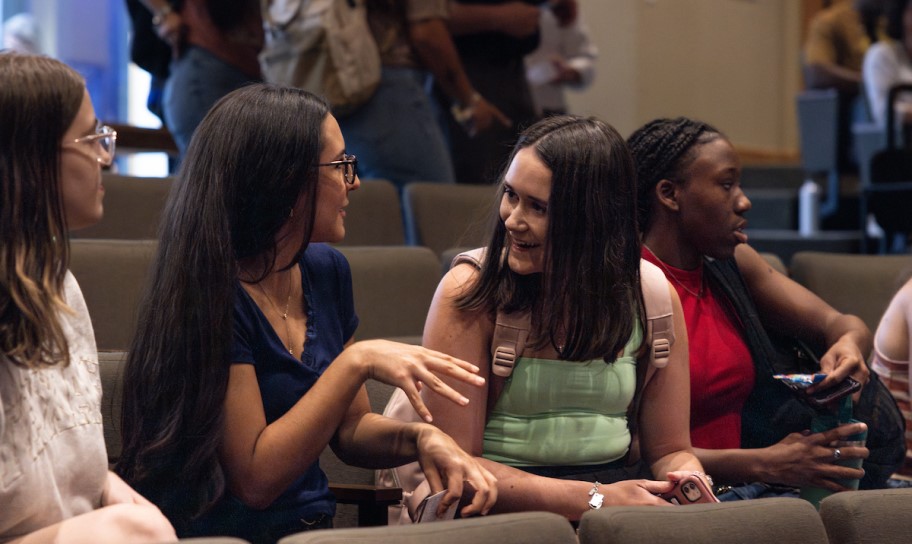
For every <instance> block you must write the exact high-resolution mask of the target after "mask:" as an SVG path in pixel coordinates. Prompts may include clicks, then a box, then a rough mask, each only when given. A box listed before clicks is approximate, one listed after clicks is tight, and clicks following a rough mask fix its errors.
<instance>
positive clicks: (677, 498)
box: [659, 476, 719, 506]
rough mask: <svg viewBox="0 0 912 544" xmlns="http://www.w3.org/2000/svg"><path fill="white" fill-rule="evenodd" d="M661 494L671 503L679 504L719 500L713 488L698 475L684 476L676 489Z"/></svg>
mask: <svg viewBox="0 0 912 544" xmlns="http://www.w3.org/2000/svg"><path fill="white" fill-rule="evenodd" d="M659 496H660V497H662V498H663V499H665V500H666V501H668V502H670V503H671V504H676V505H679V506H680V505H688V504H697V503H703V502H719V499H717V498H716V496H715V495H714V494H713V492H712V489H710V488H709V486H707V485H706V483H705V482H704V481H703V479H702V478H699V477H697V476H686V477H684V478H682V479H681V480H680V481H679V482H678V483H677V485H675V487H674V489H672V490H671V491H669V492H667V493H660V494H659Z"/></svg>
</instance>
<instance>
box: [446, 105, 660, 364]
mask: <svg viewBox="0 0 912 544" xmlns="http://www.w3.org/2000/svg"><path fill="white" fill-rule="evenodd" d="M526 147H531V148H533V149H535V151H536V153H537V154H538V156H539V158H540V159H541V160H542V162H544V164H545V166H547V167H548V168H549V169H550V170H551V179H552V183H551V195H550V199H549V201H548V218H549V222H548V244H547V248H546V250H545V257H544V259H545V271H544V274H531V275H529V276H521V275H519V274H515V273H513V272H512V271H511V270H510V268H509V267H508V266H507V265H506V252H507V251H509V246H508V245H507V244H506V237H507V231H506V226H505V225H504V222H503V221H502V220H501V219H500V218H499V217H497V219H496V221H495V222H494V225H493V228H492V232H491V238H490V241H489V242H488V246H487V247H488V250H487V254H488V255H503V256H504V257H503V258H502V259H487V260H486V262H485V264H484V266H483V267H482V270H481V273H480V276H479V280H478V281H477V282H476V283H475V284H474V286H473V287H472V288H470V290H469V291H467V292H466V294H465V296H463V297H461V298H459V299H458V300H457V301H456V303H457V305H458V307H459V308H460V309H487V310H491V311H494V310H495V309H502V310H504V311H507V312H512V311H530V312H531V313H532V331H531V335H530V338H531V342H530V345H531V346H532V347H536V348H538V347H542V346H544V345H545V344H547V343H549V342H550V343H552V344H553V345H555V346H557V345H558V344H557V342H556V337H557V336H558V335H562V334H565V335H566V338H565V341H564V342H562V343H563V345H564V347H563V349H561V350H560V351H561V353H560V357H561V358H562V359H565V360H570V361H584V360H591V359H600V358H604V359H606V360H607V361H613V360H614V359H615V358H616V356H617V354H618V353H619V352H620V351H621V350H622V349H623V348H624V346H625V345H626V344H627V342H628V341H629V339H630V336H631V334H632V333H633V330H634V327H635V324H636V320H637V319H640V320H641V323H642V319H643V316H644V315H645V314H644V310H643V303H642V297H641V295H640V282H639V270H640V269H639V264H640V244H639V234H638V231H637V207H636V195H637V192H636V171H635V170H634V166H633V160H632V159H631V157H630V153H629V152H628V151H627V145H626V144H625V142H624V139H623V138H622V137H621V135H620V134H618V133H617V131H616V130H615V129H614V128H612V127H611V126H610V125H608V124H607V123H605V122H603V121H600V120H598V119H595V118H593V117H577V116H570V115H562V116H554V117H549V118H547V119H544V120H542V121H539V122H537V123H535V124H534V125H532V126H531V127H529V128H528V129H526V130H525V131H523V133H522V134H521V135H520V137H519V140H518V142H517V144H516V147H515V148H514V150H513V153H512V155H511V157H510V161H511V162H512V160H513V158H514V157H515V156H516V154H517V153H518V152H519V150H521V149H523V148H526ZM503 194H504V185H503V174H502V175H501V187H500V190H499V192H498V195H499V197H500V198H501V199H502V198H503Z"/></svg>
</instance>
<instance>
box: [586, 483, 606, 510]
mask: <svg viewBox="0 0 912 544" xmlns="http://www.w3.org/2000/svg"><path fill="white" fill-rule="evenodd" d="M600 485H602V484H600V483H598V482H595V483H593V484H592V489H590V490H589V496H590V497H592V498H591V499H589V509H590V510H598V509H599V508H601V507H602V503H603V502H605V496H604V495H602V494H601V493H599V492H598V488H599V486H600Z"/></svg>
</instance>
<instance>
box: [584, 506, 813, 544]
mask: <svg viewBox="0 0 912 544" xmlns="http://www.w3.org/2000/svg"><path fill="white" fill-rule="evenodd" d="M579 541H580V544H656V543H663V542H675V543H680V544H704V543H707V542H712V543H713V544H742V543H744V542H783V543H785V542H801V543H802V544H827V534H826V531H825V530H824V528H823V522H822V521H821V519H820V516H818V515H817V510H815V509H814V507H813V506H812V505H811V503H809V502H807V501H805V500H802V499H791V498H775V499H754V500H750V501H734V502H723V503H715V504H693V505H689V506H673V507H656V506H606V507H602V508H601V509H600V510H591V511H589V512H586V513H585V514H583V518H582V520H581V522H580V529H579Z"/></svg>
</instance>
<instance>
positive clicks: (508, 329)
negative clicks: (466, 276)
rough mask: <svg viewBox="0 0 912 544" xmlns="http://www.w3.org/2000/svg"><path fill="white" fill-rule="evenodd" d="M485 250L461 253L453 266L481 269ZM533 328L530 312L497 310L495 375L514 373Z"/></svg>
mask: <svg viewBox="0 0 912 544" xmlns="http://www.w3.org/2000/svg"><path fill="white" fill-rule="evenodd" d="M485 251H486V250H485V248H483V247H480V248H477V249H473V250H471V251H465V252H463V253H460V254H459V255H456V257H455V258H453V266H456V265H457V264H461V263H469V264H472V265H474V266H475V267H476V268H479V269H480V268H481V264H482V262H483V261H484V258H485ZM531 328H532V324H531V316H530V315H529V313H528V312H511V313H506V312H502V311H500V310H498V311H497V320H496V322H495V325H494V337H493V338H492V339H491V372H492V373H493V374H494V375H496V376H500V377H502V378H508V377H509V376H510V374H512V373H513V367H514V366H515V365H516V359H518V358H519V356H520V355H522V352H523V350H524V349H525V348H526V340H527V339H528V337H529V330H530V329H531Z"/></svg>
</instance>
